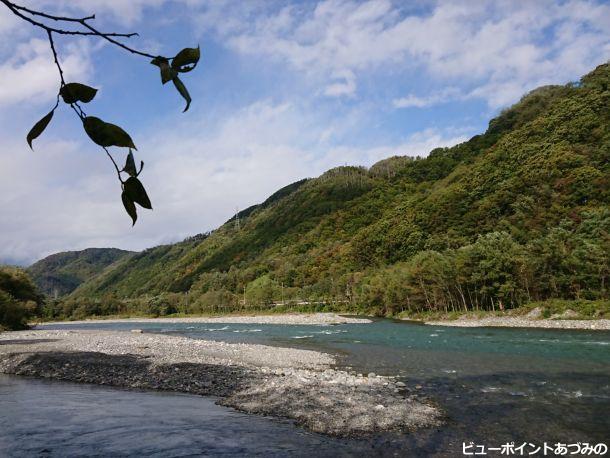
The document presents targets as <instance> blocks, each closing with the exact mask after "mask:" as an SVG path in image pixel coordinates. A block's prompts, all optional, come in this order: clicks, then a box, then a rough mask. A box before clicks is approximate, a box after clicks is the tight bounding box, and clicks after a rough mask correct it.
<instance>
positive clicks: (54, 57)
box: [47, 30, 66, 87]
mask: <svg viewBox="0 0 610 458" xmlns="http://www.w3.org/2000/svg"><path fill="white" fill-rule="evenodd" d="M47 35H48V36H49V44H50V45H51V51H53V60H55V65H57V70H59V78H60V79H61V86H62V87H63V86H64V85H65V84H66V82H65V80H64V71H63V70H62V69H61V65H59V59H58V58H57V50H56V49H55V43H54V42H53V32H52V31H51V30H47Z"/></svg>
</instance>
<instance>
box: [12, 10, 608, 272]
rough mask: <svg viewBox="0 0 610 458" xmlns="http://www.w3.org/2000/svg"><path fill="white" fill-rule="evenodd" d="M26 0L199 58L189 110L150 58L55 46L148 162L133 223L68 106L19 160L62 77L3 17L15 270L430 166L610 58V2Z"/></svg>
mask: <svg viewBox="0 0 610 458" xmlns="http://www.w3.org/2000/svg"><path fill="white" fill-rule="evenodd" d="M20 1H21V3H23V4H24V5H27V6H29V7H32V8H39V9H45V10H47V11H52V12H57V13H62V14H70V15H74V16H83V15H88V14H90V13H93V12H95V13H96V17H97V19H96V21H95V23H96V25H97V26H98V27H99V28H100V29H104V30H109V31H110V30H112V31H137V32H139V34H140V36H139V37H137V38H131V39H129V44H130V45H131V46H133V47H135V48H138V49H141V50H145V51H147V52H150V53H152V54H157V53H159V54H164V55H173V54H174V53H175V52H177V51H178V50H180V49H181V48H183V47H190V46H196V45H197V44H199V45H200V46H201V51H202V58H201V61H200V64H199V66H198V68H197V69H196V70H195V71H193V72H191V73H188V74H186V75H184V78H183V81H184V82H185V84H186V85H187V87H188V88H189V91H190V92H191V95H192V96H193V100H194V101H193V104H192V107H191V109H190V110H189V111H188V112H187V113H184V114H183V113H182V112H181V111H182V108H183V104H184V102H183V101H182V100H181V99H180V97H179V96H178V94H177V93H176V91H175V90H174V89H173V87H172V86H171V84H168V85H166V86H161V83H160V79H159V75H158V70H157V69H156V67H153V66H152V65H150V64H149V63H148V60H147V59H145V58H141V57H138V56H133V55H131V54H129V53H126V52H124V51H122V50H121V49H118V48H116V47H114V46H111V45H108V44H105V43H100V42H98V41H95V40H92V39H88V38H81V39H78V38H76V39H75V38H73V37H67V38H66V37H60V38H58V39H57V45H58V50H59V55H60V59H61V61H62V64H63V66H64V69H65V71H66V73H67V79H68V80H69V81H79V82H83V83H87V84H90V85H92V86H94V87H96V88H99V92H98V95H97V96H96V98H95V100H94V101H93V102H91V103H90V104H89V105H88V106H87V108H86V111H87V113H89V114H92V115H96V116H99V117H101V118H102V119H105V120H107V121H109V122H113V123H115V124H119V125H121V126H122V127H123V128H125V130H127V131H128V132H129V133H130V134H131V136H132V137H133V139H134V141H135V143H136V145H137V146H138V152H137V159H142V160H144V161H145V162H146V167H145V170H144V172H143V174H142V176H141V179H142V181H143V182H144V184H145V186H146V187H147V189H148V192H149V195H150V197H151V199H152V201H153V206H154V210H153V211H152V212H147V211H144V210H142V211H140V219H139V221H138V223H137V224H136V226H135V227H134V228H132V227H131V222H130V220H129V217H128V216H127V215H126V214H125V213H124V210H123V208H122V206H121V202H120V186H119V183H118V181H117V180H116V175H115V174H114V172H113V169H112V165H111V164H110V162H109V161H108V159H107V158H106V157H105V156H104V155H103V152H102V151H101V150H100V149H99V148H96V147H95V145H93V144H92V143H91V142H90V141H88V140H87V138H86V137H85V136H84V133H83V131H82V128H81V126H80V125H79V122H78V119H76V118H75V116H74V114H73V113H71V112H70V111H69V110H68V109H65V107H64V109H61V110H59V111H58V112H57V113H56V115H55V117H54V119H53V122H52V124H51V125H50V126H49V128H48V129H47V131H46V132H45V133H44V134H43V135H42V136H41V137H40V138H39V139H37V140H35V150H34V151H33V152H32V151H30V150H29V148H28V146H27V144H26V142H25V135H26V133H27V131H28V130H29V128H30V127H31V126H32V125H33V123H34V122H35V121H36V120H37V119H39V118H40V117H42V116H43V115H44V114H46V113H47V112H48V110H49V109H50V107H52V106H53V103H54V99H55V95H56V93H57V86H58V76H57V71H56V69H55V67H54V66H53V63H52V61H51V54H50V51H49V47H48V43H47V42H46V41H45V40H46V36H45V34H44V33H43V32H42V31H41V30H37V29H35V28H33V27H31V26H29V24H25V23H22V22H20V21H19V20H18V19H17V18H15V17H13V16H12V15H11V14H10V12H9V11H8V10H7V9H6V8H5V7H4V5H0V135H1V138H2V142H1V143H0V214H1V215H2V217H1V218H0V261H4V262H10V263H17V264H24V265H25V264H28V263H30V262H32V261H34V260H36V259H39V258H40V257H42V256H45V255H48V254H50V253H53V252H56V251H63V250H75V249H83V248H86V247H91V246H97V247H100V246H114V247H120V248H125V249H134V250H140V249H143V248H146V247H150V246H153V245H157V244H160V243H167V242H172V241H176V240H180V239H182V238H184V237H186V236H188V235H192V234H195V233H199V232H203V231H207V230H210V229H213V228H215V227H217V226H218V225H219V224H221V223H222V222H224V221H226V220H227V219H228V218H230V217H231V215H232V214H233V213H234V212H235V209H236V208H239V209H243V208H246V207H248V206H249V205H252V204H254V203H257V202H260V201H262V200H264V199H265V198H266V197H267V196H268V195H269V194H271V193H272V192H274V191H275V190H277V189H278V188H279V187H281V186H284V185H286V184H289V183H291V182H293V181H296V180H298V179H301V178H304V177H312V176H317V175H319V174H320V173H322V172H324V171H325V170H327V169H329V168H331V167H335V166H338V165H343V164H356V165H365V166H370V165H372V164H373V163H375V162H376V161H378V160H380V159H383V158H385V157H388V156H391V155H396V154H398V155H421V156H425V155H426V154H427V153H428V152H429V151H430V150H431V149H433V148H434V147H437V146H449V145H453V144H456V143H459V142H461V141H464V140H466V139H468V138H469V137H471V136H472V135H474V134H477V133H480V132H482V131H484V130H485V128H486V126H487V122H488V121H489V119H490V118H491V117H493V116H495V115H497V113H498V112H499V111H500V110H501V109H503V108H504V107H506V106H509V105H510V104H512V103H514V102H516V101H517V100H518V99H519V98H520V97H521V96H522V95H523V94H524V93H525V92H527V91H528V90H531V89H533V88H535V87H537V86H540V85H543V84H563V83H566V82H568V81H574V80H577V79H578V78H579V77H580V76H581V75H582V74H584V73H587V72H588V71H590V70H591V69H592V68H594V67H595V66H596V65H598V64H600V63H603V62H605V61H607V60H608V59H609V58H610V32H609V30H610V28H608V24H610V4H609V3H608V2H603V1H595V0H572V1H561V2H558V1H545V0H540V1H536V2H526V1H494V2H491V1H487V2H486V1H466V0H464V1H438V2H433V1H425V2H424V1H421V2H420V1H414V2H402V1H391V0H371V1H355V0H322V1H305V2H290V1H281V2H280V1H255V0H249V1H228V0H227V1H223V0H214V1H204V0H201V1H198V0H173V1H169V0H130V1H126V0H80V1H75V0H72V1H67V0H53V1H51V0H20ZM113 154H114V155H115V157H116V158H117V160H118V161H123V160H124V159H123V158H124V155H125V152H124V151H122V150H121V149H115V150H114V151H113Z"/></svg>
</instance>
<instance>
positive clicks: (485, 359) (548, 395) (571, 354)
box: [0, 320, 610, 456]
mask: <svg viewBox="0 0 610 458" xmlns="http://www.w3.org/2000/svg"><path fill="white" fill-rule="evenodd" d="M65 327H70V328H71V329H75V328H92V329H133V328H139V329H143V330H144V331H145V332H158V333H167V334H172V335H182V336H187V337H191V338H204V339H215V340H223V341H229V342H252V343H264V344H270V345H284V346H298V347H301V348H310V349H317V350H323V351H329V352H332V353H335V354H338V355H340V358H339V364H338V365H339V366H341V367H350V368H352V369H353V370H355V371H357V372H362V373H368V372H375V373H378V374H385V375H398V376H400V377H401V378H402V380H403V381H404V382H406V383H407V385H408V387H409V388H410V389H411V391H412V392H413V393H417V394H418V395H420V396H425V397H426V398H428V399H430V400H431V401H432V402H434V403H436V404H438V405H440V406H441V407H442V408H443V409H444V410H445V412H446V414H447V422H446V424H445V425H444V426H443V427H441V428H437V429H428V430H422V431H418V432H416V433H413V434H404V435H396V434H386V435H383V436H378V437H375V438H373V439H370V440H366V441H354V440H342V441H340V440H336V439H329V438H322V437H320V436H316V435H312V434H308V433H306V432H305V431H303V430H301V429H298V428H295V427H293V426H292V425H291V424H290V423H286V422H284V423H282V422H277V421H269V420H265V419H262V418H260V417H249V416H243V415H241V414H237V413H235V412H232V411H229V410H227V409H224V408H220V407H217V406H214V405H213V403H212V402H211V401H209V400H208V399H204V398H193V397H190V396H179V395H170V394H162V395H160V394H151V393H137V392H128V391H119V390H106V389H105V388H98V387H93V388H92V387H88V388H83V390H85V391H84V393H85V394H83V393H81V394H79V395H76V397H73V395H71V394H70V393H71V392H74V391H78V389H77V388H75V387H74V385H65V386H70V387H71V388H62V386H64V385H62V384H59V385H57V384H53V385H35V386H30V385H29V384H30V383H34V382H27V383H28V384H27V385H20V386H21V388H19V389H20V390H21V391H23V393H24V394H23V398H24V399H25V398H29V399H35V398H37V397H39V396H44V397H45V399H46V400H45V402H51V403H53V402H60V401H55V400H56V399H62V398H65V397H68V399H75V400H74V401H73V402H71V403H69V404H71V405H76V404H78V405H80V406H81V408H82V409H85V410H86V411H87V412H88V414H83V413H80V414H78V415H92V414H94V413H95V412H93V410H94V409H97V407H95V406H96V405H97V404H96V403H95V401H94V400H92V399H90V398H97V396H98V395H92V396H90V397H87V396H86V393H90V392H92V391H95V390H97V389H100V390H103V391H102V394H100V395H99V396H100V397H101V398H102V399H104V404H103V407H102V408H101V409H99V415H98V414H97V413H95V415H97V416H96V419H95V420H91V419H88V420H87V422H92V424H96V422H100V423H101V424H108V422H109V423H110V424H112V425H114V426H112V429H111V430H110V431H115V430H120V432H121V434H120V435H118V436H117V439H116V441H114V442H113V440H112V439H111V436H112V435H107V436H106V444H107V446H108V447H111V448H110V450H114V451H119V450H123V449H122V447H127V449H126V450H134V452H138V454H140V453H139V452H143V453H149V452H151V453H152V452H155V453H158V454H161V455H166V454H167V453H166V452H167V451H168V450H177V451H178V452H179V451H184V450H188V449H189V447H194V448H195V449H196V450H199V451H200V452H201V450H203V449H204V448H205V447H209V450H211V453H212V454H219V453H221V452H227V453H229V454H232V453H234V454H248V455H252V454H256V453H259V454H262V455H266V456H268V455H272V454H274V453H275V454H279V455H282V454H284V453H286V454H291V455H293V454H296V452H297V451H298V452H299V453H302V454H303V455H307V454H308V453H309V452H311V451H312V450H314V449H315V450H316V452H315V453H316V454H318V455H320V456H327V455H330V456H337V454H339V453H344V454H345V455H347V456H350V455H353V454H355V453H356V450H360V451H361V452H360V454H362V451H364V452H366V453H365V454H366V455H367V456H374V455H390V456H391V455H394V454H398V455H403V456H404V455H405V453H406V454H407V455H409V456H456V455H457V456H459V454H460V453H461V444H462V442H463V441H466V442H468V441H475V442H477V443H484V444H487V445H489V446H497V445H498V444H500V443H504V442H508V441H515V442H517V443H520V442H532V443H542V442H544V441H546V442H553V443H554V442H559V441H560V442H578V441H581V442H603V441H606V442H607V441H608V437H610V417H609V416H608V412H610V351H609V347H608V344H609V343H610V332H605V331H573V330H570V331H566V330H542V329H500V328H497V329H492V328H485V329H477V328H440V327H439V328H436V327H429V326H422V325H417V324H413V323H404V322H394V321H391V320H379V321H376V322H374V323H372V324H345V325H340V326H312V325H308V326H286V325H269V324H267V325H265V324H257V325H252V324H224V323H222V324H218V323H215V324H214V325H210V324H209V323H208V324H203V323H202V324H195V323H134V322H132V323H101V324H83V325H53V326H49V328H65ZM11 380H13V379H11ZM12 383H13V384H14V383H15V382H12ZM19 383H21V382H19ZM38 383H39V382H38ZM42 386H44V389H43V388H41V387H42ZM1 389H2V388H1V387H0V390H1ZM5 389H6V388H5ZM40 390H43V391H44V393H41V392H40ZM66 390H67V392H66ZM9 397H10V396H9ZM6 399H7V396H6V395H5V396H2V397H0V404H2V405H0V409H2V408H3V406H4V403H6V402H7V401H6ZM49 399H50V400H49ZM90 403H93V406H94V407H91V408H88V407H87V406H88V405H89V404H90ZM140 404H141V405H143V406H144V407H143V408H142V409H143V410H142V409H140V408H139V407H138V406H139V405H140ZM195 405H199V406H200V407H199V408H195V407H193V406H195ZM134 406H135V407H134ZM58 408H59V407H58V406H57V405H55V406H54V407H52V408H50V410H49V412H52V411H53V409H58ZM146 409H148V410H146ZM74 410H78V409H76V407H74ZM125 412H126V413H127V414H131V415H133V416H129V415H128V416H125ZM202 412H204V413H205V414H203V413H202ZM31 414H32V415H34V410H32V412H31ZM15 415H18V414H15V413H14V411H13V413H11V414H9V416H8V418H9V419H8V420H4V421H7V422H9V423H12V421H11V420H10V418H11V417H12V416H15ZM49 415H51V414H49ZM61 415H64V417H65V418H70V417H69V415H71V414H67V413H62V414H61ZM208 415H209V416H208ZM3 418H5V417H3ZM21 418H27V416H23V417H21ZM0 421H3V420H0ZM66 421H67V423H66V424H65V428H66V431H71V430H72V433H73V434H76V433H77V432H78V431H79V428H82V431H83V432H86V433H87V434H85V436H84V437H88V435H90V434H93V435H94V437H95V434H96V433H95V432H91V433H90V432H89V431H90V428H89V427H87V426H86V425H87V422H85V423H75V422H71V421H68V420H66ZM26 424H27V423H26ZM37 425H38V426H37V428H36V431H39V432H38V434H39V436H40V438H41V439H40V441H41V443H43V442H44V440H43V438H44V436H48V438H52V437H54V435H53V425H57V423H53V421H51V420H50V418H49V417H48V416H47V417H46V418H45V416H44V415H43V416H42V417H41V418H40V422H38V423H37ZM162 425H165V426H166V427H167V428H168V431H169V432H170V433H171V436H172V437H171V439H169V440H168V441H167V442H164V441H161V442H160V441H159V439H156V440H155V439H154V437H157V436H160V437H161V436H162V432H163V430H164V428H163V426H162ZM190 425H196V426H193V427H191V426H190ZM24 428H25V427H24ZM73 428H76V429H74V430H73ZM142 428H143V429H144V430H145V431H144V432H142ZM26 430H27V428H25V429H23V430H22V431H26ZM102 431H103V429H102ZM0 434H2V433H0ZM66 434H68V433H66ZM140 434H144V435H145V436H146V437H150V438H152V439H150V440H151V442H150V446H149V448H137V447H144V445H138V444H132V443H131V441H132V440H133V439H134V438H136V437H138V436H139V435H140ZM223 434H224V436H222V438H220V436H221V435H223ZM68 435H69V434H68ZM4 437H5V439H4V440H6V435H5V436H4ZM36 437H38V436H36ZM60 437H61V435H60ZM123 437H124V438H127V439H122V438H123ZM216 437H218V439H215V438H216ZM242 437H243V438H244V440H243V441H242V440H241V439H240V438H242ZM130 438H131V439H130ZM208 439H209V441H208ZM1 440H2V436H1V435H0V444H2V441H1ZM55 443H56V446H60V444H59V443H57V442H55ZM102 443H104V441H102ZM76 444H78V442H76ZM172 444H174V445H172ZM81 446H83V447H85V450H91V451H93V452H94V451H95V450H96V449H95V448H91V449H90V448H87V447H89V445H87V444H81ZM74 447H76V448H72V449H71V450H73V451H76V450H77V449H78V445H76V446H74ZM91 447H93V446H91ZM130 447H136V449H133V448H130ZM147 447H148V446H147ZM156 447H158V448H156ZM240 447H242V448H240ZM244 447H245V448H244ZM282 447H284V448H282ZM42 448H44V447H42ZM1 451H2V448H1V446H0V454H1ZM178 452H177V453H178ZM200 452H199V453H200ZM95 453H97V452H95ZM25 454H27V453H25Z"/></svg>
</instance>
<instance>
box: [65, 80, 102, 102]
mask: <svg viewBox="0 0 610 458" xmlns="http://www.w3.org/2000/svg"><path fill="white" fill-rule="evenodd" d="M96 93H97V89H94V88H92V87H89V86H86V85H84V84H80V83H68V84H66V85H64V86H62V88H61V89H60V91H59V94H60V95H61V97H62V98H63V99H64V102H66V103H68V104H69V103H75V102H83V103H88V102H91V101H92V100H93V97H95V94H96Z"/></svg>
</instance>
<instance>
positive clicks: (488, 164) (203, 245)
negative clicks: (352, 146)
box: [67, 64, 610, 316]
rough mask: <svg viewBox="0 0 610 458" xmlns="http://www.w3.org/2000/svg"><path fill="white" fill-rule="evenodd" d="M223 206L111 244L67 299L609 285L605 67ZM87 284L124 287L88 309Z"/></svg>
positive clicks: (440, 299)
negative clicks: (219, 219)
mask: <svg viewBox="0 0 610 458" xmlns="http://www.w3.org/2000/svg"><path fill="white" fill-rule="evenodd" d="M237 217H239V219H240V224H239V225H237V224H235V218H236V217H235V216H234V217H233V218H232V219H230V220H229V221H227V222H226V223H225V224H224V225H222V226H221V227H219V228H218V229H216V230H215V231H213V232H211V233H210V234H205V235H201V236H197V237H192V238H189V239H186V240H184V241H183V242H179V243H175V244H171V245H163V246H159V247H154V248H150V249H148V250H145V251H143V252H140V253H137V254H134V255H132V256H125V257H122V258H120V259H118V260H117V262H116V263H114V264H112V266H109V267H108V268H106V269H104V270H102V271H101V273H99V274H97V275H93V276H89V277H88V279H87V280H86V281H84V282H83V283H82V284H80V285H79V286H78V288H76V289H75V290H74V291H73V292H72V293H71V294H70V296H69V298H68V302H69V303H70V304H72V305H70V306H68V307H67V310H70V309H71V308H70V307H72V309H73V310H74V314H75V315H79V316H80V315H87V314H96V313H115V312H113V310H114V309H117V310H118V309H120V310H131V311H138V312H144V313H161V312H158V311H159V310H163V311H165V312H168V311H170V310H174V311H176V310H180V311H185V312H199V313H200V312H217V311H226V310H233V309H243V308H244V307H246V308H247V307H250V306H264V305H265V304H278V303H281V304H285V303H287V302H289V301H294V302H295V303H303V302H304V303H313V302H323V303H326V304H339V305H335V306H336V307H339V308H341V309H349V310H356V311H367V312H374V313H381V314H394V313H397V312H400V311H407V310H410V311H420V310H428V309H431V310H445V311H452V310H453V311H457V310H467V309H468V310H469V309H477V310H478V309H489V310H492V309H493V310H495V309H496V308H504V307H513V306H517V305H519V304H523V303H525V302H528V301H537V300H546V299H549V298H561V299H591V300H599V299H601V300H608V294H609V293H608V286H607V285H608V284H609V283H610V272H609V270H610V267H608V266H610V260H609V259H608V256H609V253H610V235H609V234H610V67H609V65H608V64H604V65H600V66H599V67H598V68H596V69H595V70H594V71H592V72H591V73H589V74H588V75H586V76H584V77H583V78H582V79H581V80H580V81H579V82H578V83H572V84H568V85H565V86H545V87H541V88H539V89H536V90H534V91H532V92H530V93H529V94H527V95H525V96H524V97H523V98H522V99H521V101H519V102H518V103H516V104H515V105H514V106H512V107H510V108H508V109H506V110H504V111H503V112H502V113H501V114H500V115H499V116H498V117H496V118H494V119H492V120H491V121H490V123H489V127H488V129H487V130H486V132H485V133H483V134H481V135H476V136H474V137H473V138H471V139H470V140H468V141H467V142H464V143H461V144H459V145H456V146H454V147H451V148H437V149H435V150H433V151H431V152H430V153H429V155H428V156H427V157H425V158H411V157H400V156H396V157H392V158H388V159H385V160H382V161H380V162H378V163H377V164H375V165H373V166H372V167H370V168H369V169H366V168H364V167H337V168H335V169H332V170H329V171H327V172H326V173H324V174H323V175H321V176H320V177H318V178H314V179H307V180H301V181H299V182H296V183H294V184H292V185H289V186H286V187H284V188H282V189H281V190H280V191H278V192H276V193H275V194H274V195H273V196H272V197H270V198H269V199H267V201H265V202H264V203H263V204H260V205H255V206H253V207H250V208H248V209H246V210H243V211H242V212H240V213H239V214H238V215H237ZM101 298H105V299H104V300H103V301H102V302H104V304H108V303H109V302H108V301H109V300H110V299H109V298H116V300H117V301H126V302H120V303H118V302H117V304H115V305H113V306H108V307H107V308H105V309H103V310H101V309H100V308H99V307H98V306H97V305H95V304H100V300H101ZM92 304H93V305H92ZM96 307H98V308H96ZM165 312H163V313H165Z"/></svg>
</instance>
